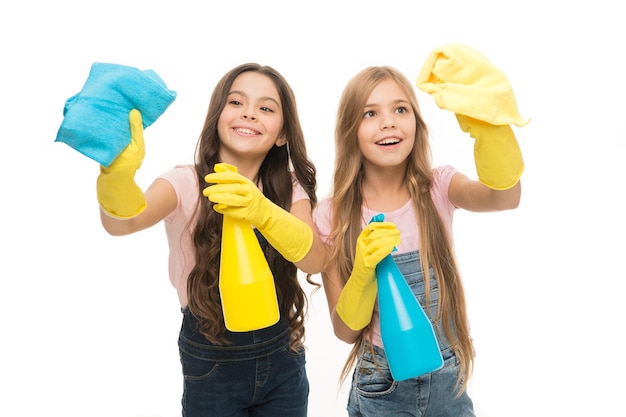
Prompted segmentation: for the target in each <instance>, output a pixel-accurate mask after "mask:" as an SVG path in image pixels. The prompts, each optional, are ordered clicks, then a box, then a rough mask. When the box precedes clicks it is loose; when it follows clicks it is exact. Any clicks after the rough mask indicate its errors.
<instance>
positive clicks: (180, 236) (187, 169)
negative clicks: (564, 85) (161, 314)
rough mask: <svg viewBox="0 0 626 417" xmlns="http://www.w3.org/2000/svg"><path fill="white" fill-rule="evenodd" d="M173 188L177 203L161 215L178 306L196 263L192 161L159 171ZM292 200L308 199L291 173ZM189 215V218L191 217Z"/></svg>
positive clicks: (184, 303)
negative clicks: (193, 235) (165, 214)
mask: <svg viewBox="0 0 626 417" xmlns="http://www.w3.org/2000/svg"><path fill="white" fill-rule="evenodd" d="M159 178H162V179H164V180H166V181H168V182H169V183H170V184H172V187H174V190H175V191H176V199H177V204H176V208H175V209H174V211H172V212H171V213H170V214H169V215H168V216H167V217H166V218H165V219H164V223H165V233H166V235H167V241H168V244H169V250H170V254H169V277H170V281H171V282H172V285H173V286H174V288H176V291H177V293H178V299H179V301H180V305H181V307H183V308H184V307H186V306H187V302H188V300H187V277H188V276H189V273H190V272H191V270H192V269H193V267H194V266H195V263H196V255H195V248H194V246H193V238H192V234H193V230H194V227H195V224H196V221H197V215H196V214H195V213H194V211H195V209H196V204H197V201H198V194H199V191H198V179H197V177H196V172H195V170H194V167H193V166H192V165H177V166H175V167H174V168H172V169H171V170H169V171H167V172H165V173H164V174H162V175H161V176H160V177H159ZM293 181H294V188H293V197H292V203H295V202H296V201H299V200H303V199H306V200H308V199H309V196H308V194H307V193H306V191H305V190H304V188H302V186H301V185H300V183H299V182H298V181H297V180H296V179H295V176H294V180H293ZM192 217H193V219H192Z"/></svg>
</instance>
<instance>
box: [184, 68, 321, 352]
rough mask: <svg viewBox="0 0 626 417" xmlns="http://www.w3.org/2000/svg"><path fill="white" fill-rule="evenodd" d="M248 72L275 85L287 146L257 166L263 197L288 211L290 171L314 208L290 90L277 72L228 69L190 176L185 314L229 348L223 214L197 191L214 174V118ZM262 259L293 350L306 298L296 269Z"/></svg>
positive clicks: (274, 256)
mask: <svg viewBox="0 0 626 417" xmlns="http://www.w3.org/2000/svg"><path fill="white" fill-rule="evenodd" d="M248 71H253V72H258V73H260V74H263V75H266V76H267V77H269V78H270V79H271V80H272V81H273V82H274V85H275V86H276V89H277V90H278V94H279V97H280V101H281V103H282V109H283V121H284V122H283V127H282V131H281V134H284V136H285V137H286V138H287V144H286V145H285V146H280V147H279V146H274V147H272V149H270V151H269V152H268V154H267V155H266V157H265V159H264V161H263V163H262V164H261V167H260V169H259V175H258V180H259V182H260V183H261V184H263V193H264V194H265V196H266V197H267V198H269V199H270V200H271V201H273V202H274V203H275V204H277V205H279V206H280V207H282V208H284V209H285V210H287V211H289V208H290V206H291V199H292V192H293V183H292V176H291V174H290V171H291V170H293V171H294V172H295V176H296V178H297V180H298V181H299V182H300V184H301V185H302V187H303V188H304V189H305V190H306V193H307V194H308V196H309V200H310V203H311V207H312V208H313V207H314V206H315V205H316V204H317V198H316V194H315V193H316V187H317V183H316V169H315V166H314V165H313V163H312V162H311V161H310V160H309V158H308V156H307V151H306V146H305V141H304V134H303V131H302V127H301V125H300V119H299V117H298V111H297V107H296V99H295V95H294V93H293V91H292V89H291V87H290V86H289V84H288V83H287V81H286V80H285V79H284V78H283V76H282V75H281V74H280V73H278V71H276V70H275V69H273V68H272V67H269V66H262V65H259V64H256V63H247V64H242V65H239V66H237V67H235V68H233V69H232V70H230V71H229V72H228V73H226V74H225V75H224V76H223V77H222V78H221V79H220V81H219V82H218V83H217V85H216V87H215V89H214V90H213V93H212V95H211V100H210V102H209V109H208V112H207V115H206V119H205V122H204V126H203V128H202V132H201V134H200V138H199V140H198V145H197V148H196V153H195V171H196V175H197V177H198V184H199V188H200V189H199V191H200V192H199V196H200V197H199V200H198V205H197V210H198V211H197V223H196V225H195V229H194V231H193V242H194V247H195V257H196V258H195V259H196V263H195V266H194V268H193V270H192V271H191V273H190V274H189V277H188V282H187V296H188V298H189V309H190V311H191V313H192V314H193V315H194V316H195V317H196V318H197V319H198V322H199V327H200V331H201V332H202V334H203V335H204V336H205V337H206V338H207V339H208V340H209V341H210V342H211V343H214V344H218V345H223V344H227V343H228V342H227V341H226V340H225V338H224V332H225V325H224V316H223V313H222V308H221V301H220V294H219V286H218V281H219V279H218V278H219V267H220V245H221V236H222V221H223V215H222V214H219V213H217V212H216V211H215V210H213V203H211V202H210V201H209V200H208V199H207V198H205V197H203V196H202V190H203V189H204V188H205V187H206V185H207V184H206V183H205V182H204V177H205V175H206V174H208V173H210V172H213V171H214V168H213V167H214V165H215V164H216V163H218V162H220V160H219V151H220V138H219V136H218V132H217V122H218V119H219V117H220V114H221V112H222V110H223V109H224V107H225V105H226V100H227V97H228V94H229V92H230V89H231V86H232V84H233V82H234V81H235V79H236V78H237V77H238V76H239V75H240V74H242V73H244V72H248ZM265 256H266V258H267V260H268V264H269V266H270V269H271V270H272V273H273V275H274V277H275V282H276V292H277V296H278V301H279V306H280V314H281V317H286V318H287V319H288V325H289V328H290V331H291V343H290V345H291V347H292V348H293V349H296V348H298V347H300V346H302V345H303V343H304V333H305V332H304V322H305V317H306V313H307V299H306V295H305V293H304V291H303V289H302V287H301V286H300V284H299V282H298V277H297V268H296V266H295V265H294V264H293V263H291V262H288V261H287V260H285V258H283V256H282V255H281V254H280V253H278V251H277V250H276V249H274V248H272V247H271V246H269V245H268V249H267V250H266V251H265ZM307 281H309V282H310V283H312V284H314V283H313V282H312V281H311V280H310V276H307ZM314 285H315V284H314Z"/></svg>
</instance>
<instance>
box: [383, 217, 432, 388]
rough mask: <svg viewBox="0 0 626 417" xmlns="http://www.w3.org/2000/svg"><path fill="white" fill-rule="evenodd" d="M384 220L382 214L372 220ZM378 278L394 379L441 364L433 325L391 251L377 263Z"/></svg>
mask: <svg viewBox="0 0 626 417" xmlns="http://www.w3.org/2000/svg"><path fill="white" fill-rule="evenodd" d="M383 220H384V215H383V214H378V215H376V216H374V217H373V218H372V220H371V221H376V222H381V221H383ZM376 280H377V284H378V311H379V313H380V332H381V338H382V341H383V346H384V348H385V354H386V356H387V361H388V362H389V369H390V370H391V376H392V377H393V379H395V380H396V381H402V380H405V379H410V378H416V377H418V376H420V375H423V374H426V373H429V372H432V371H435V370H437V369H439V368H441V367H442V366H443V358H442V357H441V351H440V350H439V343H438V342H437V337H436V335H435V332H434V330H433V326H432V324H431V323H430V320H429V319H428V316H427V315H426V313H425V312H424V310H423V309H422V307H421V306H420V304H419V302H418V301H417V299H416V298H415V295H414V294H413V292H412V291H411V288H410V287H409V284H408V283H407V282H406V280H405V279H404V276H403V275H402V273H401V272H400V270H399V269H398V266H397V265H396V263H395V261H394V260H393V257H392V256H391V254H389V255H387V256H386V257H385V258H383V260H382V261H380V262H379V263H378V265H377V266H376Z"/></svg>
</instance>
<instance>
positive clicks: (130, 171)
mask: <svg viewBox="0 0 626 417" xmlns="http://www.w3.org/2000/svg"><path fill="white" fill-rule="evenodd" d="M129 121H130V136H131V141H130V144H129V145H128V146H127V147H126V149H124V150H123V151H122V152H121V153H120V154H119V155H118V156H117V158H115V160H114V161H113V162H112V163H111V165H109V166H108V167H104V166H102V165H100V175H99V176H98V181H97V183H96V190H97V193H98V202H99V203H100V207H102V209H103V210H104V211H105V212H106V213H108V214H109V215H111V216H112V217H117V218H120V219H130V218H132V217H135V216H136V215H138V214H139V213H141V212H142V211H144V210H145V208H146V199H145V198H144V195H143V191H142V190H141V188H139V187H138V186H137V184H136V183H135V172H136V171H137V170H138V169H139V168H140V167H141V162H142V161H143V158H144V156H145V147H144V140H143V124H142V120H141V113H140V112H139V111H138V110H131V111H130V115H129Z"/></svg>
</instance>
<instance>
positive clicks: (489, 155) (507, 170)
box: [456, 114, 524, 190]
mask: <svg viewBox="0 0 626 417" xmlns="http://www.w3.org/2000/svg"><path fill="white" fill-rule="evenodd" d="M456 118H457V121H458V122H459V126H460V127H461V130H463V131H464V132H467V133H469V134H470V136H471V137H473V138H474V139H476V141H475V142H474V162H475V164H476V172H477V173H478V179H479V181H480V182H482V183H483V184H485V185H486V186H487V187H489V188H492V189H494V190H507V189H509V188H511V187H513V186H514V185H515V184H517V182H518V181H519V179H520V177H521V176H522V172H523V171H524V161H523V159H522V152H521V151H520V148H519V145H518V143H517V140H516V139H515V135H514V134H513V130H512V129H511V126H509V125H502V126H498V125H492V124H489V123H486V122H483V121H482V120H477V119H473V118H471V117H467V116H463V115H461V114H457V115H456Z"/></svg>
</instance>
